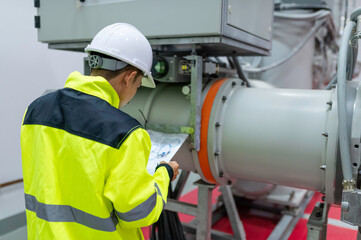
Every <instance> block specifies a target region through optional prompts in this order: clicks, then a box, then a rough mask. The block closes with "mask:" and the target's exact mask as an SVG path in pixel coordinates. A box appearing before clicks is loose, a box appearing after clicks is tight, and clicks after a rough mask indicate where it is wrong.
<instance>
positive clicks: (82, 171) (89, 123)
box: [21, 72, 170, 240]
mask: <svg viewBox="0 0 361 240" xmlns="http://www.w3.org/2000/svg"><path fill="white" fill-rule="evenodd" d="M118 105H119V97H118V95H117V93H116V92H115V90H114V89H113V88H112V86H111V85H110V84H109V83H108V82H107V81H106V80H105V79H104V78H102V77H88V76H83V75H81V74H80V73H78V72H74V73H72V74H70V76H69V78H68V80H67V82H66V84H65V88H63V89H60V90H58V91H56V92H53V93H50V94H47V95H45V96H42V97H40V98H38V99H37V100H35V101H34V102H33V103H32V104H31V105H30V106H29V107H28V109H27V111H26V113H25V116H24V120H23V125H22V127H21V153H22V163H23V176H24V190H25V201H26V215H27V224H28V239H29V240H33V239H62V240H63V239H143V235H142V233H141V230H140V227H143V226H149V225H150V224H152V223H154V222H155V221H156V220H157V219H158V218H159V216H160V214H161V212H162V210H163V208H164V204H165V203H166V200H167V194H168V185H169V180H170V179H169V175H168V172H167V169H166V168H165V167H161V168H158V170H157V171H156V172H155V174H154V175H153V176H152V175H150V174H148V171H147V169H146V165H147V162H148V157H149V153H150V146H151V142H150V138H149V135H148V133H147V132H146V131H145V130H144V129H143V128H142V127H141V125H140V124H139V123H138V122H137V121H136V120H135V119H133V118H131V117H130V116H129V115H127V114H125V113H123V112H121V111H120V110H118V109H117V107H118Z"/></svg>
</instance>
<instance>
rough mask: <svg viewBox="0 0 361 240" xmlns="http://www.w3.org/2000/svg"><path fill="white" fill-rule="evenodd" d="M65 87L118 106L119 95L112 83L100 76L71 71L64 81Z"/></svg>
mask: <svg viewBox="0 0 361 240" xmlns="http://www.w3.org/2000/svg"><path fill="white" fill-rule="evenodd" d="M64 87H65V88H71V89H74V90H77V91H80V92H83V93H86V94H89V95H93V96H95V97H98V98H101V99H103V100H104V101H107V102H108V103H109V104H110V105H112V106H113V107H115V108H118V107H119V96H118V94H117V92H116V91H115V90H114V88H113V87H112V85H110V83H109V82H108V81H107V80H106V79H105V78H103V77H100V76H84V75H82V74H81V73H79V72H72V73H71V74H70V75H69V77H68V79H67V80H66V83H65V86H64Z"/></svg>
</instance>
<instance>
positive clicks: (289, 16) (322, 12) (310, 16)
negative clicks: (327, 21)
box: [273, 10, 331, 21]
mask: <svg viewBox="0 0 361 240" xmlns="http://www.w3.org/2000/svg"><path fill="white" fill-rule="evenodd" d="M330 15H331V12H330V11H328V10H320V11H317V12H314V13H303V14H300V13H297V14H290V13H279V12H274V13H273V16H274V17H275V18H285V19H291V20H300V21H307V20H316V19H320V18H323V17H326V16H330Z"/></svg>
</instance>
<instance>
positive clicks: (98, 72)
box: [90, 52, 143, 81]
mask: <svg viewBox="0 0 361 240" xmlns="http://www.w3.org/2000/svg"><path fill="white" fill-rule="evenodd" d="M90 55H98V56H100V57H102V58H108V59H115V60H117V61H119V60H118V59H116V58H113V57H111V56H107V55H105V54H101V53H93V52H92V53H90ZM129 70H131V71H136V72H137V75H136V76H135V78H134V81H135V80H136V79H138V77H139V76H143V72H142V71H141V70H139V69H138V68H136V67H134V66H132V65H130V64H128V65H127V66H125V67H124V68H122V69H119V70H115V71H111V70H105V69H101V68H97V69H95V68H92V69H91V72H90V75H91V76H101V77H103V78H105V79H106V80H108V81H109V80H110V79H112V78H115V77H117V76H118V75H119V74H122V73H123V72H125V71H129Z"/></svg>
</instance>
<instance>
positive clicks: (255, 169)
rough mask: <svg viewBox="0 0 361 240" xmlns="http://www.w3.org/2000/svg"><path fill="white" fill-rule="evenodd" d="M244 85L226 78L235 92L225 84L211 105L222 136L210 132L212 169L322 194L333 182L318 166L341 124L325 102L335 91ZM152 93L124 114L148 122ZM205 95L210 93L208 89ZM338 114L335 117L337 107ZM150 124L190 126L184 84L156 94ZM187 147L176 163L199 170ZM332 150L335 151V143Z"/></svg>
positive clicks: (215, 126) (142, 92)
mask: <svg viewBox="0 0 361 240" xmlns="http://www.w3.org/2000/svg"><path fill="white" fill-rule="evenodd" d="M235 82H238V83H237V84H236V85H234V84H233V83H235ZM240 83H241V80H240V79H230V80H228V81H227V84H228V87H229V88H230V89H231V90H230V91H231V92H230V93H226V92H223V90H222V89H223V86H222V87H221V89H220V90H219V92H218V94H217V96H216V99H215V101H214V104H213V108H212V113H211V116H210V123H209V131H213V130H216V131H218V133H219V135H215V134H212V133H210V132H209V133H208V146H209V149H208V157H209V162H212V164H210V165H211V168H212V167H213V169H214V165H217V164H219V168H218V169H221V172H222V174H221V172H220V173H219V174H217V173H216V174H217V175H219V176H221V175H222V176H223V178H225V179H226V182H227V179H232V178H233V179H247V180H251V181H261V182H268V183H273V184H280V185H287V186H294V187H300V188H307V189H313V190H317V191H322V190H323V189H324V187H325V184H326V182H330V184H331V183H333V180H334V179H332V180H331V181H326V180H325V175H324V171H323V170H322V169H320V166H322V165H325V164H326V155H325V152H326V148H327V146H328V144H329V143H330V142H336V140H335V141H333V140H332V139H336V138H337V134H336V132H337V131H336V130H337V125H335V124H336V123H337V122H336V121H335V120H332V121H331V120H329V118H330V117H329V116H330V111H331V110H329V105H328V104H327V102H329V101H330V100H331V99H332V96H333V93H334V91H325V90H291V89H260V88H245V87H242V86H241V85H240ZM212 84H213V83H210V84H209V85H212ZM227 84H225V85H227ZM233 85H234V86H233ZM151 91H154V90H151V89H146V88H140V89H139V90H138V93H137V95H136V96H135V98H134V100H133V101H132V102H131V103H130V104H128V105H127V106H125V107H124V108H123V109H122V110H123V111H125V112H127V113H128V114H130V115H132V116H133V117H135V118H137V119H138V120H141V121H144V120H143V117H142V116H141V114H140V112H139V110H138V109H141V110H142V109H143V108H144V106H145V103H146V102H148V100H147V99H148V98H149V96H150V95H151V94H150V92H151ZM202 94H203V96H205V95H207V87H206V88H205V91H204V92H203V93H202ZM202 99H205V97H203V98H202ZM223 103H224V106H225V108H224V110H222V109H221V108H220V109H221V110H220V112H218V110H216V105H220V104H223ZM335 104H336V103H335ZM332 111H333V110H332ZM334 112H335V114H334V115H335V116H336V109H335V111H334ZM216 118H217V119H216ZM218 119H219V120H218ZM148 121H149V122H150V123H152V122H153V123H159V124H171V125H180V126H188V125H189V123H190V101H189V98H188V96H186V95H183V94H182V85H175V84H170V85H169V84H168V85H166V86H164V87H163V91H160V92H158V94H157V95H156V96H154V98H153V99H152V104H151V107H150V111H149V115H148ZM217 123H218V124H217ZM330 124H334V126H333V127H332V128H331V127H330ZM328 128H331V130H332V131H331V130H330V131H328ZM326 132H327V133H326ZM322 134H323V135H322ZM327 134H329V136H327ZM331 138H332V139H331ZM213 147H214V148H213ZM188 148H189V146H188V144H184V146H183V147H182V148H181V149H180V150H179V152H178V153H177V154H176V156H175V159H174V160H176V161H178V162H179V164H180V166H181V168H182V169H185V170H190V171H195V170H197V167H196V166H195V164H194V163H193V160H192V159H193V158H192V156H191V154H190V151H189V149H188ZM215 148H217V149H215ZM329 148H330V149H333V150H334V151H336V144H335V146H330V147H329ZM215 151H219V153H218V154H217V156H216V157H217V160H215V159H212V157H215V155H216V154H215ZM334 155H336V154H334ZM333 157H334V158H335V156H333ZM327 161H330V162H329V163H330V164H329V165H330V168H329V171H333V170H332V169H331V166H332V165H334V162H332V161H334V159H333V158H332V157H329V158H328V160H327ZM217 166H218V165H217ZM216 168H217V167H216ZM197 171H198V170H197ZM212 171H213V170H212ZM214 171H217V170H214ZM214 171H213V172H214ZM198 172H199V171H198ZM216 174H214V175H216ZM217 177H218V176H216V177H215V178H217ZM228 177H229V178H228ZM221 178H222V177H221ZM218 179H219V178H217V180H218Z"/></svg>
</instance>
